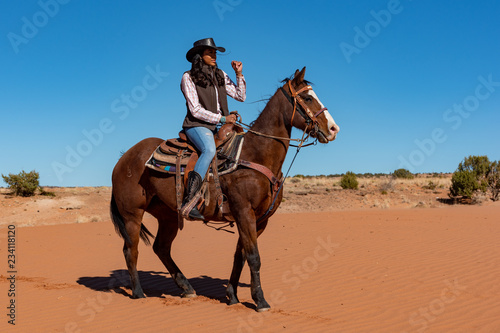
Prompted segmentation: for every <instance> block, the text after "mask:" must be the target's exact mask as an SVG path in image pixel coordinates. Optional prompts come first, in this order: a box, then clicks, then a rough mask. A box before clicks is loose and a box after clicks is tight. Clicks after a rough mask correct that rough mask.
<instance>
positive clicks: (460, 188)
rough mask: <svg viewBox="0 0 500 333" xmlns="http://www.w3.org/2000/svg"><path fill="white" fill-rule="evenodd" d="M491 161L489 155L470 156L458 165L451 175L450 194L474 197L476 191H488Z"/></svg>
mask: <svg viewBox="0 0 500 333" xmlns="http://www.w3.org/2000/svg"><path fill="white" fill-rule="evenodd" d="M490 170H491V163H490V161H489V160H488V157H487V156H469V157H466V158H465V159H464V160H463V161H462V162H460V164H459V165H458V168H457V170H456V171H455V172H454V173H453V176H452V177H451V186H450V196H452V197H458V196H462V197H465V198H469V199H470V198H472V196H473V195H474V193H475V192H476V191H482V192H486V190H487V189H488V181H487V175H488V174H489V173H490Z"/></svg>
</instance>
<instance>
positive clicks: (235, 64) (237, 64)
mask: <svg viewBox="0 0 500 333" xmlns="http://www.w3.org/2000/svg"><path fill="white" fill-rule="evenodd" d="M231 66H233V69H234V72H235V73H236V75H237V76H240V75H242V72H243V64H242V63H241V61H236V60H233V61H231Z"/></svg>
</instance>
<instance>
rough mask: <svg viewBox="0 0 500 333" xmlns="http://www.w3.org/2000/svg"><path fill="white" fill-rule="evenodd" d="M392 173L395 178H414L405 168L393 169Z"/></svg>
mask: <svg viewBox="0 0 500 333" xmlns="http://www.w3.org/2000/svg"><path fill="white" fill-rule="evenodd" d="M392 175H393V176H394V177H395V178H403V179H413V178H415V176H414V175H413V174H412V173H411V172H410V171H409V170H406V169H397V170H394V172H393V173H392Z"/></svg>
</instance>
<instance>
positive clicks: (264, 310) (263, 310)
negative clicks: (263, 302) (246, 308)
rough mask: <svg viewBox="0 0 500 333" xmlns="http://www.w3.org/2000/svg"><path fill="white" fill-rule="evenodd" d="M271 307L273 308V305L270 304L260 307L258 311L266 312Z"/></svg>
mask: <svg viewBox="0 0 500 333" xmlns="http://www.w3.org/2000/svg"><path fill="white" fill-rule="evenodd" d="M270 309H271V307H270V306H268V307H263V308H258V309H257V312H266V311H269V310H270Z"/></svg>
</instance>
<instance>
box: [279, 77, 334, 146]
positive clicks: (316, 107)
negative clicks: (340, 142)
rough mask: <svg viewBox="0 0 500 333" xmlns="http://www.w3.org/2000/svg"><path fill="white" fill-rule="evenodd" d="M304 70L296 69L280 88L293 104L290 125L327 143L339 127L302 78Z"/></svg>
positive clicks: (331, 139) (332, 138)
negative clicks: (292, 75)
mask: <svg viewBox="0 0 500 333" xmlns="http://www.w3.org/2000/svg"><path fill="white" fill-rule="evenodd" d="M305 72H306V68H305V67H304V68H302V70H301V71H299V70H298V69H297V70H296V71H295V75H294V77H293V79H290V80H287V81H286V83H285V84H284V86H283V87H282V88H281V89H282V91H283V93H284V94H285V96H286V97H287V98H288V100H289V101H290V102H291V103H292V106H293V111H292V112H293V113H292V115H291V118H290V119H291V120H290V122H291V124H292V126H294V127H297V128H299V129H301V130H303V131H306V132H307V133H310V135H311V136H312V137H314V138H317V139H318V141H319V142H321V143H328V142H330V141H333V140H335V138H336V136H337V133H338V132H339V130H340V128H339V126H338V125H337V124H336V123H335V121H334V120H333V117H332V116H331V115H330V113H329V112H328V109H327V108H326V107H325V106H324V105H323V103H321V101H320V100H319V98H318V96H317V95H316V93H315V92H314V90H313V89H312V87H311V86H310V85H309V83H308V82H307V81H306V80H304V75H305Z"/></svg>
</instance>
